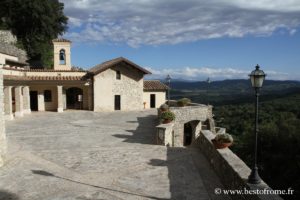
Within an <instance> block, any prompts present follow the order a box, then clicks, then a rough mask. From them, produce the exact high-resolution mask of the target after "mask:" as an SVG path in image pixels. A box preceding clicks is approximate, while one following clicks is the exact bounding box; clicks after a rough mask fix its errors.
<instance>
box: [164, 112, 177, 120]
mask: <svg viewBox="0 0 300 200" xmlns="http://www.w3.org/2000/svg"><path fill="white" fill-rule="evenodd" d="M161 119H163V120H171V121H173V120H175V114H174V113H173V112H171V111H166V112H163V113H162V114H161Z"/></svg>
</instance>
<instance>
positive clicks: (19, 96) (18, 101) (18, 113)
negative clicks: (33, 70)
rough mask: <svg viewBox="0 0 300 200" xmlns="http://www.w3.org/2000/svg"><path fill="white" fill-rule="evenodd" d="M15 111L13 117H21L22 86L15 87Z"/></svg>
mask: <svg viewBox="0 0 300 200" xmlns="http://www.w3.org/2000/svg"><path fill="white" fill-rule="evenodd" d="M15 101H16V112H15V117H23V94H22V86H17V87H15Z"/></svg>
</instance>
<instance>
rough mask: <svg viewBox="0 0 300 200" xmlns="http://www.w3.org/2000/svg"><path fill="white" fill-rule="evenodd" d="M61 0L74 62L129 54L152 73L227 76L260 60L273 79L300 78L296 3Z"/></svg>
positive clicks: (234, 75) (157, 75) (202, 77)
mask: <svg viewBox="0 0 300 200" xmlns="http://www.w3.org/2000/svg"><path fill="white" fill-rule="evenodd" d="M62 2H64V3H65V14H66V15H67V16H68V17H69V30H68V32H67V33H66V34H65V35H64V37H66V38H68V39H71V40H72V41H73V47H72V64H73V65H75V66H81V67H85V68H89V67H92V66H94V65H96V64H99V63H101V62H104V61H106V60H109V59H112V58H115V57H119V56H123V57H126V58H128V59H130V60H132V61H133V62H135V63H137V64H139V65H140V66H142V67H145V68H147V69H149V70H151V71H152V72H153V75H152V78H163V77H165V76H166V75H167V74H171V76H172V77H173V78H181V79H188V80H205V79H206V78H207V77H210V78H211V79H212V80H222V79H231V78H246V77H247V74H248V73H249V72H250V71H251V70H253V69H254V66H255V65H256V64H259V65H261V68H262V69H263V70H264V71H265V72H266V73H267V74H268V78H269V79H277V80H287V79H289V80H300V70H299V67H300V66H299V65H300V33H299V31H300V2H299V1H296V0H286V1H279V0H273V1H270V0H253V1H251V2H250V1H245V0H232V1H225V0H211V1H204V0H151V1H150V0H135V1H133V0H123V1H119V0H111V1H102V0H97V1H96V0H77V1H70V0H62ZM228 2H230V3H228Z"/></svg>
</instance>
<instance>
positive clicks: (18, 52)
mask: <svg viewBox="0 0 300 200" xmlns="http://www.w3.org/2000/svg"><path fill="white" fill-rule="evenodd" d="M0 53H4V54H7V55H11V56H15V57H18V58H19V61H20V62H26V60H27V54H26V52H25V51H24V50H22V49H19V48H17V47H15V46H14V45H12V44H7V43H1V42H0Z"/></svg>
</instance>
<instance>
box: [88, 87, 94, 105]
mask: <svg viewBox="0 0 300 200" xmlns="http://www.w3.org/2000/svg"><path fill="white" fill-rule="evenodd" d="M88 104H89V105H88V107H89V110H93V109H94V107H93V85H92V84H90V85H89V88H88Z"/></svg>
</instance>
